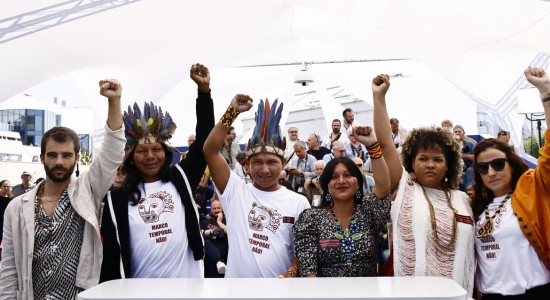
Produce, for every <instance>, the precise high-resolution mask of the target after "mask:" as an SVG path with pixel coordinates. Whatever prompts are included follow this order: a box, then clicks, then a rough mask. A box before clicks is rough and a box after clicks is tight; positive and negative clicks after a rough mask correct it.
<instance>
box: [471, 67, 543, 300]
mask: <svg viewBox="0 0 550 300" xmlns="http://www.w3.org/2000/svg"><path fill="white" fill-rule="evenodd" d="M524 73H525V77H526V79H527V81H529V82H530V83H531V84H532V85H534V86H535V87H536V88H537V89H538V90H539V92H540V95H541V99H542V104H543V106H544V113H545V115H546V127H547V128H550V80H549V78H548V75H547V74H546V72H545V71H544V70H543V69H540V68H531V67H528V68H527V69H526V70H525V72H524ZM545 138H546V144H545V145H544V147H543V148H542V149H541V150H540V152H539V153H540V157H539V158H538V166H537V167H536V168H535V169H534V170H528V168H527V166H526V165H525V164H524V163H523V161H522V160H521V158H520V157H519V156H517V155H516V154H515V153H514V150H513V149H512V148H511V147H510V146H509V145H508V144H506V143H504V142H501V141H499V140H497V139H487V140H484V141H482V142H480V143H478V144H477V146H476V148H475V150H474V169H475V171H476V172H475V175H474V180H475V184H474V191H475V193H474V196H473V202H472V206H473V210H474V216H475V218H476V238H475V246H476V254H477V259H478V267H477V274H476V286H477V288H478V290H479V291H480V292H481V293H482V294H483V300H486V299H489V300H491V299H501V298H503V297H504V296H514V297H512V298H513V299H548V296H549V295H550V247H549V243H550V143H549V141H550V131H549V130H548V129H547V130H546V132H545Z"/></svg>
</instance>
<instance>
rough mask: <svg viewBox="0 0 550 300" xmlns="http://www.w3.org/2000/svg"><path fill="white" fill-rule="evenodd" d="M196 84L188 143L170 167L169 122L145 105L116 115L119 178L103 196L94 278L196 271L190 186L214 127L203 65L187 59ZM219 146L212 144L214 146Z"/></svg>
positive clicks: (197, 246) (199, 247)
mask: <svg viewBox="0 0 550 300" xmlns="http://www.w3.org/2000/svg"><path fill="white" fill-rule="evenodd" d="M190 74H191V79H193V81H195V83H196V84H197V86H198V98H197V101H196V114H197V126H196V129H195V132H196V140H195V142H193V144H191V146H190V147H189V152H188V153H187V156H186V158H185V159H184V160H181V161H180V162H179V163H178V164H177V165H171V162H172V155H173V152H172V151H174V149H173V148H172V147H171V146H169V145H168V144H167V141H168V140H169V139H170V138H171V137H172V134H173V133H174V130H175V129H176V124H174V122H173V121H172V118H171V117H170V115H169V114H168V113H165V114H164V113H163V112H162V110H161V109H160V107H157V106H155V105H154V104H153V103H151V104H148V103H146V104H145V107H144V110H143V112H142V111H141V110H140V109H139V107H138V106H137V104H135V105H134V110H133V111H132V110H131V109H130V108H128V112H127V113H124V124H125V125H126V127H127V128H126V141H127V142H126V148H127V149H126V158H125V160H124V162H123V169H124V173H125V174H126V178H125V180H124V183H123V185H122V188H120V189H116V190H113V191H111V192H110V193H109V194H108V195H107V203H106V204H105V211H104V213H103V223H102V228H101V232H102V234H103V238H104V242H103V250H104V251H103V264H102V266H101V278H100V280H101V281H102V282H103V281H107V280H112V279H118V278H185V277H203V276H204V266H203V261H202V259H203V257H204V244H203V241H202V238H201V235H200V229H199V217H198V211H197V206H196V203H195V200H194V199H193V195H194V191H195V188H196V187H197V185H198V184H199V181H200V179H201V177H202V175H203V173H204V169H205V167H206V161H205V159H204V156H203V155H202V147H203V145H204V141H205V139H206V137H207V136H208V134H209V133H210V130H211V129H212V127H214V107H213V102H212V98H211V96H210V73H209V72H208V68H206V67H205V66H203V65H201V64H195V65H193V66H192V67H191V70H190ZM218 150H219V147H218Z"/></svg>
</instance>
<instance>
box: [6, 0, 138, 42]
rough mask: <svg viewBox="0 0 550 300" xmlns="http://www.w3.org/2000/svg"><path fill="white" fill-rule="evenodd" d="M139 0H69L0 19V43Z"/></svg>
mask: <svg viewBox="0 0 550 300" xmlns="http://www.w3.org/2000/svg"><path fill="white" fill-rule="evenodd" d="M138 1H141V0H69V1H64V2H60V3H57V4H54V5H50V6H47V7H44V8H40V9H37V10H33V11H30V12H26V13H22V14H20V15H17V16H13V17H9V18H6V19H1V20H0V44H3V43H7V42H9V41H12V40H15V39H18V38H21V37H24V36H26V35H29V34H33V33H36V32H39V31H42V30H46V29H49V28H52V27H55V26H59V25H62V24H65V23H68V22H71V21H75V20H78V19H80V18H84V17H87V16H91V15H94V14H98V13H101V12H104V11H108V10H111V9H115V8H119V7H122V6H125V5H128V4H132V3H134V2H138Z"/></svg>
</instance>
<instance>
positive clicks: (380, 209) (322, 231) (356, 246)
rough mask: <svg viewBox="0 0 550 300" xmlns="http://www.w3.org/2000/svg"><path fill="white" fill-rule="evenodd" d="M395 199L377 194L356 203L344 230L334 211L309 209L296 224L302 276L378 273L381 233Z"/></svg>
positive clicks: (297, 254)
mask: <svg viewBox="0 0 550 300" xmlns="http://www.w3.org/2000/svg"><path fill="white" fill-rule="evenodd" d="M390 205H391V200H390V196H389V195H388V196H387V197H386V198H384V199H378V198H377V197H376V196H374V195H369V196H366V197H365V198H363V201H361V203H360V204H356V205H355V207H354V210H353V216H352V219H351V224H350V226H349V228H347V229H343V228H342V226H341V225H340V224H339V222H338V220H337V219H336V216H335V215H334V213H333V212H332V210H331V209H330V208H328V207H326V208H314V209H307V210H305V211H303V212H302V213H301V214H300V217H299V218H298V221H297V222H296V224H295V225H294V228H293V231H294V237H295V241H294V244H295V248H296V256H297V257H298V261H299V265H298V267H299V270H300V275H301V276H307V275H310V274H316V275H317V276H318V277H359V276H376V274H377V254H378V233H379V232H380V231H381V230H382V228H383V227H384V226H386V224H387V220H388V219H389V216H390Z"/></svg>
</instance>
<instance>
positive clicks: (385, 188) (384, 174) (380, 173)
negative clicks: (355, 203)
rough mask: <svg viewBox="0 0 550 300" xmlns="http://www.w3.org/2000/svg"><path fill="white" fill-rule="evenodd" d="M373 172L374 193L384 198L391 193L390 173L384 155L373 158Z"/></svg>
mask: <svg viewBox="0 0 550 300" xmlns="http://www.w3.org/2000/svg"><path fill="white" fill-rule="evenodd" d="M371 164H372V170H373V172H372V174H373V176H372V177H373V178H374V194H375V195H376V197H378V198H380V199H382V198H384V197H386V196H387V195H388V194H389V193H390V173H389V171H388V166H387V164H386V162H385V161H384V157H383V156H382V157H380V158H378V159H372V162H371Z"/></svg>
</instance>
